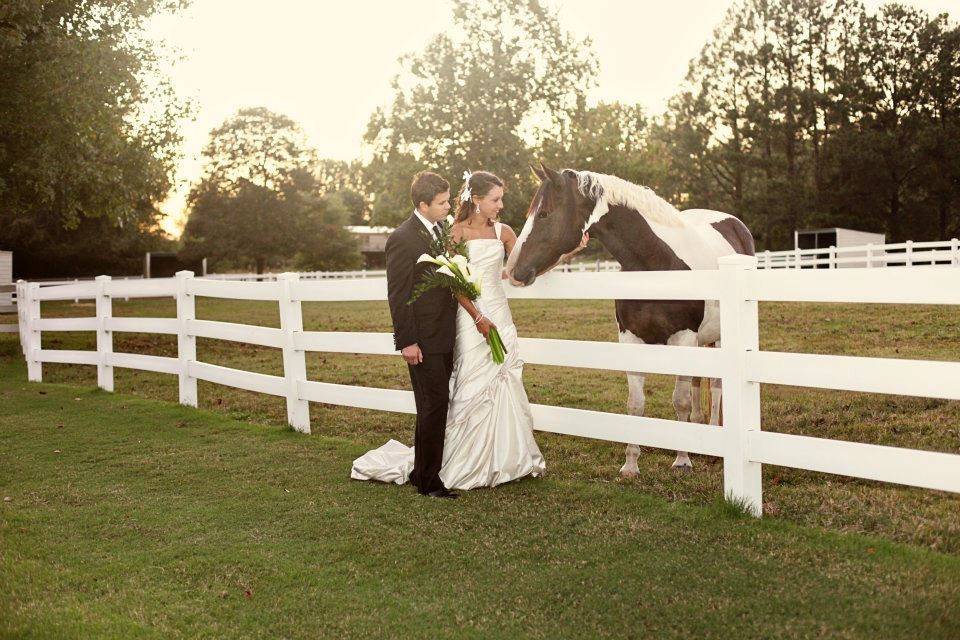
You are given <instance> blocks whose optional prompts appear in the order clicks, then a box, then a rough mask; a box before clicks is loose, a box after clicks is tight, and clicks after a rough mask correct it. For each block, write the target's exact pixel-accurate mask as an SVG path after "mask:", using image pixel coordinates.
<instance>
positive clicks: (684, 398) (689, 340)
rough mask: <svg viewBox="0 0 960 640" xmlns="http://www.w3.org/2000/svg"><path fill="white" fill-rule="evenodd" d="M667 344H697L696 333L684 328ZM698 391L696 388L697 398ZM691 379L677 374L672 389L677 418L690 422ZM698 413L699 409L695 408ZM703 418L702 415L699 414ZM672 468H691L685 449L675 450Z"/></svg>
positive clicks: (691, 407)
mask: <svg viewBox="0 0 960 640" xmlns="http://www.w3.org/2000/svg"><path fill="white" fill-rule="evenodd" d="M667 344H670V345H678V346H684V347H695V346H697V334H696V333H695V332H693V331H690V330H689V329H688V330H684V331H680V332H678V333H675V334H673V335H672V336H670V339H669V340H667ZM699 397H700V392H699V389H698V390H697V398H698V400H699ZM692 400H693V380H692V378H690V376H677V384H676V386H675V387H674V389H673V408H674V410H676V412H677V420H680V421H682V422H690V414H691V412H692V410H693V401H692ZM697 411H698V413H699V409H698V410H697ZM700 419H701V420H702V419H703V416H700ZM673 468H674V469H677V470H680V471H689V470H690V469H693V462H691V461H690V455H689V454H688V453H687V452H686V451H677V457H676V459H675V460H674V461H673Z"/></svg>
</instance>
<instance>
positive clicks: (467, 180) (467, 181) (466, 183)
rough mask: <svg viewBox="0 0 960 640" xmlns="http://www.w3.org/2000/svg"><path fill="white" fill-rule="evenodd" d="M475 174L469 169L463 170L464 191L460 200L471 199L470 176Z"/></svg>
mask: <svg viewBox="0 0 960 640" xmlns="http://www.w3.org/2000/svg"><path fill="white" fill-rule="evenodd" d="M472 175H473V174H472V173H470V172H469V171H464V172H463V193H461V194H460V200H462V201H463V202H468V201H469V200H470V196H471V194H470V176H472Z"/></svg>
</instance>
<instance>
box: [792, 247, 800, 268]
mask: <svg viewBox="0 0 960 640" xmlns="http://www.w3.org/2000/svg"><path fill="white" fill-rule="evenodd" d="M793 268H794V269H799V268H800V247H794V249H793Z"/></svg>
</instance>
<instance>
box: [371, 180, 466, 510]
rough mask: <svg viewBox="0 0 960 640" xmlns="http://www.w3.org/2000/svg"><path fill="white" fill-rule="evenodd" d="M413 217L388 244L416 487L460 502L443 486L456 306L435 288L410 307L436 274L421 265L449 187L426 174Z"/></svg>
mask: <svg viewBox="0 0 960 640" xmlns="http://www.w3.org/2000/svg"><path fill="white" fill-rule="evenodd" d="M410 199H411V200H412V201H413V207H414V209H413V214H412V215H411V216H410V217H409V218H407V220H406V221H405V222H404V223H403V224H401V225H400V226H399V227H397V229H396V230H395V231H394V232H393V233H391V234H390V237H389V238H388V239H387V246H386V257H387V299H388V301H389V303H390V316H391V318H392V319H393V341H394V346H396V348H397V349H399V350H400V355H402V356H403V359H404V360H405V361H406V363H407V367H408V368H409V370H410V382H411V383H412V385H413V397H414V400H415V401H416V404H417V427H416V434H415V435H414V455H413V471H412V472H411V473H410V483H411V484H413V485H414V486H415V487H417V491H419V492H420V493H421V494H422V495H427V496H430V497H433V498H456V497H457V494H456V493H453V492H452V491H449V490H447V488H446V487H445V486H443V482H441V480H440V466H441V464H442V462H443V440H444V432H445V430H446V424H447V404H448V403H449V391H448V388H449V383H450V374H451V372H452V370H453V342H454V338H455V337H456V305H457V303H456V300H455V299H454V298H453V296H452V295H451V294H450V291H449V290H448V289H445V288H441V287H438V288H434V289H431V290H429V291H427V292H426V293H424V294H423V295H422V296H420V297H419V298H417V301H416V302H414V303H413V304H409V305H408V304H407V301H408V300H410V295H411V293H412V292H413V288H414V287H415V286H416V285H417V284H418V283H419V282H420V278H421V276H422V274H423V273H424V271H426V270H428V269H434V268H436V267H435V266H434V265H432V264H430V263H429V262H423V263H419V264H418V263H417V258H419V257H420V255H421V254H423V253H426V252H427V250H428V249H429V247H430V239H431V238H434V237H436V234H437V233H438V232H439V228H438V225H437V223H439V222H440V221H441V220H443V219H444V218H445V217H446V216H447V212H448V211H450V185H449V183H448V182H447V181H446V180H444V179H443V178H441V177H440V176H438V175H437V174H435V173H432V172H430V171H421V172H420V173H418V174H417V175H415V176H414V177H413V184H411V185H410Z"/></svg>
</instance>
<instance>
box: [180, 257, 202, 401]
mask: <svg viewBox="0 0 960 640" xmlns="http://www.w3.org/2000/svg"><path fill="white" fill-rule="evenodd" d="M176 278H177V325H178V326H177V359H178V360H179V361H180V371H179V374H178V379H179V387H180V404H183V405H187V406H188V407H195V406H197V379H196V378H193V377H191V376H190V363H191V362H192V361H196V359H197V337H196V336H193V335H190V332H189V328H188V327H187V323H188V322H189V321H190V320H194V319H196V317H197V300H196V298H195V297H194V295H193V294H192V293H188V292H187V285H188V283H189V282H190V280H191V279H192V278H193V271H177V273H176Z"/></svg>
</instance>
